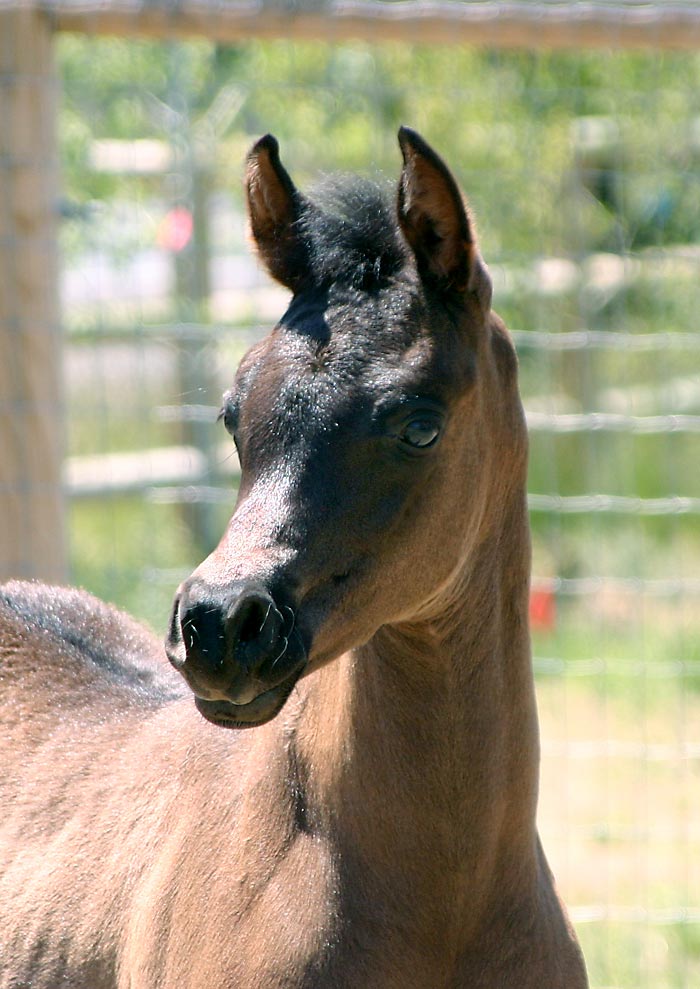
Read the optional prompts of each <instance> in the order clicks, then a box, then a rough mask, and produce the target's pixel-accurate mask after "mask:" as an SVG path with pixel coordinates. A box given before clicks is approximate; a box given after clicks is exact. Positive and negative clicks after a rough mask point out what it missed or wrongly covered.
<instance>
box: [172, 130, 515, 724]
mask: <svg viewBox="0 0 700 989" xmlns="http://www.w3.org/2000/svg"><path fill="white" fill-rule="evenodd" d="M399 143H400V146H401V151H402V153H403V170H402V173H401V177H400V181H399V187H398V198H397V202H396V203H393V202H390V201H389V200H388V199H387V198H386V197H385V195H384V194H383V192H381V191H379V190H378V189H377V188H375V187H374V186H372V185H369V184H368V183H362V182H350V183H348V182H344V183H339V184H336V185H335V187H329V188H326V190H325V191H324V192H323V193H322V194H321V195H320V198H317V200H316V201H315V202H312V201H311V200H309V199H307V198H306V197H305V196H304V195H302V194H301V193H300V192H299V191H298V190H297V189H296V188H295V186H294V184H293V182H292V180H291V179H290V177H289V175H288V174H287V172H286V170H285V169H284V167H283V166H282V164H281V162H280V159H279V155H278V146H277V142H276V141H275V139H274V138H272V137H270V136H268V137H264V138H263V139H262V140H260V141H258V143H257V144H256V145H255V146H254V147H253V149H252V150H251V152H250V155H249V157H248V163H247V173H246V189H247V196H248V207H249V212H250V221H251V227H252V234H253V238H254V240H255V243H256V246H257V249H258V251H259V254H260V256H261V258H262V261H263V262H264V264H265V265H266V266H267V268H268V270H269V271H270V273H271V274H272V275H273V276H274V278H276V279H277V280H278V281H280V282H281V283H282V284H283V285H285V286H287V287H288V288H289V289H290V290H291V291H292V293H293V294H292V300H291V303H290V305H289V308H288V310H287V312H286V313H285V314H284V316H283V317H282V319H281V320H280V322H279V323H278V325H277V326H276V327H275V329H274V330H273V331H272V333H270V335H269V336H268V337H267V338H266V339H264V340H263V341H262V342H261V343H259V344H258V345H256V346H255V347H253V348H252V349H251V350H250V351H249V352H248V354H247V355H246V357H245V358H244V360H243V361H242V363H241V365H240V367H239V369H238V373H237V375H236V379H235V382H234V384H233V387H232V388H231V390H230V391H229V392H227V394H226V395H225V396H224V405H223V411H222V418H223V421H224V425H225V427H226V429H227V430H228V432H229V433H230V434H231V437H232V439H233V441H234V442H235V444H236V447H237V449H238V454H239V457H240V463H241V485H240V492H239V496H238V502H237V505H236V510H235V512H234V514H233V517H232V519H231V522H230V524H229V527H228V530H227V531H226V533H225V534H224V536H223V539H222V540H221V543H220V544H219V546H218V547H217V549H216V550H215V551H214V552H213V553H212V554H211V556H209V557H208V558H207V559H206V560H205V561H204V562H203V563H202V564H201V566H200V567H198V569H197V570H196V571H195V572H194V573H193V574H192V576H191V577H189V578H188V580H186V581H185V582H184V583H183V585H182V586H181V587H180V589H179V592H178V594H177V596H176V599H175V605H174V610H173V616H172V623H171V628H170V633H169V638H168V655H169V656H170V659H171V661H172V663H173V664H174V666H175V667H176V668H177V669H178V670H179V671H180V672H181V673H182V675H183V676H184V677H185V679H186V680H187V682H188V683H189V685H190V687H191V688H192V690H193V692H194V694H195V697H196V704H197V707H198V708H199V710H200V711H201V713H202V714H203V715H204V716H205V717H207V718H208V719H209V720H211V721H213V722H214V723H216V724H221V725H226V726H230V727H244V726H251V725H256V724H261V723H262V722H264V721H267V720H268V719H269V718H271V717H273V716H274V715H275V714H276V713H277V712H278V711H279V710H280V709H281V707H282V706H283V704H284V702H285V700H286V699H287V697H288V695H289V693H290V692H291V690H292V688H293V687H294V684H295V683H296V681H297V680H298V678H299V677H300V676H302V674H305V673H308V672H311V671H313V670H314V669H316V668H318V667H319V666H320V665H322V664H323V663H325V662H328V661H329V660H332V659H334V658H335V657H337V656H338V655H340V654H341V653H342V652H344V651H346V650H348V649H351V648H353V647H356V646H358V645H361V644H363V643H364V642H367V641H368V640H369V639H370V638H371V637H372V636H373V634H374V633H375V632H376V631H377V630H378V628H379V627H380V626H382V625H386V624H398V623H402V622H407V621H416V620H418V619H426V618H430V617H431V616H434V615H436V614H438V613H439V611H440V606H441V600H442V599H443V598H444V597H445V596H446V595H448V594H449V593H450V590H451V588H452V587H453V585H454V584H455V582H456V581H458V580H459V579H460V576H461V575H462V572H463V570H464V568H465V566H467V567H468V565H469V556H470V552H471V550H472V548H473V547H474V545H475V544H476V543H478V542H479V541H481V540H482V539H483V538H484V536H485V534H486V533H487V532H488V531H489V529H493V527H494V526H495V525H498V519H499V511H500V510H502V505H503V502H504V501H505V500H506V499H507V497H508V492H509V491H511V490H513V486H514V485H516V486H518V487H522V484H523V483H524V473H525V447H526V440H525V433H524V427H523V423H522V415H521V410H520V403H519V399H518V394H517V384H516V360H515V355H514V352H513V349H512V346H511V343H510V341H509V339H508V336H507V334H506V332H505V330H504V328H503V325H502V323H501V322H500V320H499V319H498V317H497V316H495V315H494V314H493V313H492V312H491V308H490V304H491V283H490V280H489V276H488V273H487V271H486V268H485V267H484V264H483V263H482V261H481V258H480V255H479V252H478V249H477V246H476V240H475V234H474V228H473V224H472V221H471V219H470V217H469V214H468V212H467V210H466V208H465V205H464V203H463V201H462V198H461V196H460V193H459V190H458V188H457V186H456V184H455V181H454V179H453V178H452V176H451V174H450V172H449V171H448V169H447V167H446V166H445V164H444V163H443V162H442V160H441V159H440V158H439V157H438V156H437V155H436V154H435V152H434V151H432V150H431V148H429V147H428V145H427V144H426V143H425V142H424V141H423V140H422V139H421V138H420V137H419V136H418V135H417V134H415V133H414V132H412V131H410V130H408V129H405V128H404V129H402V130H401V131H400V133H399Z"/></svg>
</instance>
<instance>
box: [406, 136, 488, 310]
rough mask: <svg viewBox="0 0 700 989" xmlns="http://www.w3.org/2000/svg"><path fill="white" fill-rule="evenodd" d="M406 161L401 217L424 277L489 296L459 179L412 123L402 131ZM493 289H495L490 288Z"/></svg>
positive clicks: (453, 287) (446, 285) (443, 284)
mask: <svg viewBox="0 0 700 989" xmlns="http://www.w3.org/2000/svg"><path fill="white" fill-rule="evenodd" d="M399 144H400V146H401V152H402V154H403V161H404V166H403V170H402V172H401V178H400V181H399V190H398V218H399V224H400V226H401V229H402V230H403V233H404V236H405V237H406V240H407V241H408V243H409V244H410V246H411V248H412V250H413V252H414V254H415V256H416V262H417V264H418V268H419V271H420V273H421V275H422V276H423V277H424V278H427V279H429V280H432V281H436V282H437V283H438V284H439V285H441V286H442V287H443V288H445V289H447V288H451V289H456V290H458V291H473V292H475V294H476V295H477V297H478V298H479V300H480V301H481V300H482V298H483V299H485V298H486V294H487V293H486V292H485V291H484V287H483V279H484V277H485V278H486V279H487V280H488V275H487V274H486V271H485V268H484V265H483V262H482V261H481V259H480V257H479V253H478V249H477V246H476V237H475V234H474V230H473V226H472V223H471V220H470V217H469V214H468V212H467V209H466V206H465V203H464V200H463V198H462V195H461V193H460V191H459V188H458V186H457V183H456V182H455V180H454V178H453V177H452V174H451V172H450V171H449V169H448V168H447V166H446V165H445V163H444V162H443V160H442V159H441V158H440V157H439V156H438V155H437V154H436V153H435V152H434V151H433V149H432V148H431V147H430V146H429V145H428V144H427V143H426V142H425V141H424V140H423V138H422V137H421V136H420V135H419V134H416V132H415V131H412V130H410V129H409V128H408V127H402V128H401V130H400V131H399ZM488 294H489V295H490V292H489V293H488Z"/></svg>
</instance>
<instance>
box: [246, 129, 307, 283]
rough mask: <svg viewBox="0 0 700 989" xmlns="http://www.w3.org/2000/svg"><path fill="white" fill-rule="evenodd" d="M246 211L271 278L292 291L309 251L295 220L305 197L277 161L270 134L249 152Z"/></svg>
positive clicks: (302, 273)
mask: <svg viewBox="0 0 700 989" xmlns="http://www.w3.org/2000/svg"><path fill="white" fill-rule="evenodd" d="M245 190H246V195H247V198H248V214H249V216H250V227H251V232H252V234H253V240H254V241H255V246H256V247H257V249H258V253H259V254H260V258H261V260H262V261H263V263H264V265H265V267H266V268H267V270H268V271H269V272H270V274H271V275H272V277H273V278H276V279H277V281H278V282H281V283H282V284H283V285H286V286H287V288H290V289H291V290H292V291H293V292H296V291H298V290H299V288H300V287H301V286H302V284H303V282H304V281H305V279H306V277H307V273H308V267H309V265H308V252H307V248H306V244H305V243H304V239H303V237H302V236H301V234H300V232H299V225H298V223H297V221H298V220H299V217H300V215H301V213H302V211H303V210H304V208H305V207H306V206H307V200H306V199H305V197H304V196H302V194H301V193H300V192H299V191H298V189H297V188H296V186H295V185H294V183H293V182H292V180H291V178H290V177H289V174H288V173H287V170H286V169H285V167H284V166H283V164H282V162H281V161H280V155H279V145H278V143H277V140H276V139H275V138H274V137H273V136H272V134H267V135H266V136H265V137H261V138H260V140H259V141H257V142H256V143H255V144H254V145H253V147H252V148H251V149H250V151H249V153H248V158H247V160H246V172H245Z"/></svg>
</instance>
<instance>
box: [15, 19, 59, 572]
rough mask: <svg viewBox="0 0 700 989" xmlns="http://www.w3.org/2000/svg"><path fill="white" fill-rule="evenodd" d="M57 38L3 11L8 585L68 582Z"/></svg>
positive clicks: (43, 22)
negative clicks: (26, 580) (24, 580)
mask: <svg viewBox="0 0 700 989" xmlns="http://www.w3.org/2000/svg"><path fill="white" fill-rule="evenodd" d="M56 104H57V78H56V73H55V68H54V57H53V32H52V29H51V25H50V23H49V21H48V19H47V18H46V17H44V16H43V15H41V14H39V13H37V12H36V11H33V10H31V9H30V8H21V9H5V10H2V9H1V8H0V578H5V577H13V576H14V577H40V578H42V579H45V580H50V581H62V580H65V578H66V572H67V566H66V551H65V529H64V514H65V513H64V502H63V495H62V486H61V466H62V459H63V433H64V424H63V401H62V388H61V377H62V369H61V356H62V353H61V330H60V320H59V310H58V291H57V271H58V266H57V246H56V225H57V208H58V181H57V174H58V171H57V158H58V156H57V149H56V143H55V133H56V112H55V111H56Z"/></svg>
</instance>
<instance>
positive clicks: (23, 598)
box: [0, 581, 182, 733]
mask: <svg viewBox="0 0 700 989" xmlns="http://www.w3.org/2000/svg"><path fill="white" fill-rule="evenodd" d="M181 693H182V689H181V687H180V684H179V678H177V677H176V675H175V674H174V673H173V672H172V671H171V670H170V668H169V666H168V664H167V661H166V660H165V654H164V651H163V647H162V644H161V643H160V642H159V641H158V640H157V639H156V638H155V637H154V636H153V635H152V634H151V633H150V632H148V631H147V630H146V629H145V628H143V627H142V626H141V625H139V624H137V623H136V622H135V621H133V619H131V618H129V617H128V616H127V615H125V614H123V613H122V612H119V611H117V610H116V609H115V608H112V607H110V606H109V605H107V604H104V603H103V602H101V601H99V600H97V598H94V597H92V595H90V594H87V593H86V592H84V591H79V590H73V589H68V588H63V587H50V586H47V585H44V584H39V583H28V582H24V581H12V582H10V583H8V584H4V585H2V586H1V587H0V711H1V713H0V720H1V721H2V724H3V730H4V731H7V730H8V729H10V730H11V727H12V725H17V724H21V725H22V729H23V732H24V733H26V732H27V731H30V730H31V726H32V725H36V724H39V725H40V724H41V722H43V721H45V720H46V719H47V718H50V720H51V722H52V723H53V724H55V723H56V720H57V718H58V717H60V718H66V717H72V716H77V717H79V718H85V717H89V716H94V715H95V714H96V713H97V714H99V712H100V710H101V709H103V708H104V706H105V705H109V707H110V709H111V710H114V708H115V707H117V708H119V709H123V708H124V707H133V706H136V707H138V708H141V709H143V708H144V707H146V708H152V707H153V706H158V705H160V704H162V703H163V702H165V701H166V700H168V699H170V698H173V697H175V696H180V694H181Z"/></svg>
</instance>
